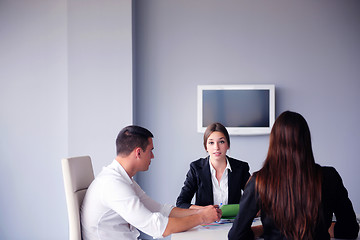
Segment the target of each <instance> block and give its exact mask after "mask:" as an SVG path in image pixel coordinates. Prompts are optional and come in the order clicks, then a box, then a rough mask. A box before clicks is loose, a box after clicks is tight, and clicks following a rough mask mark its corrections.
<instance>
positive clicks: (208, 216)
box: [198, 205, 222, 224]
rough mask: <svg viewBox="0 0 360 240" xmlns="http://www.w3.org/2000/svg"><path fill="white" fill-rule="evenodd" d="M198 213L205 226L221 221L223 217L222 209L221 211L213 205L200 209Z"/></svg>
mask: <svg viewBox="0 0 360 240" xmlns="http://www.w3.org/2000/svg"><path fill="white" fill-rule="evenodd" d="M198 213H199V214H200V216H201V218H202V220H203V224H204V223H212V222H215V221H220V218H221V215H222V211H221V209H219V207H218V206H213V205H209V206H206V207H203V208H201V209H199V210H198Z"/></svg>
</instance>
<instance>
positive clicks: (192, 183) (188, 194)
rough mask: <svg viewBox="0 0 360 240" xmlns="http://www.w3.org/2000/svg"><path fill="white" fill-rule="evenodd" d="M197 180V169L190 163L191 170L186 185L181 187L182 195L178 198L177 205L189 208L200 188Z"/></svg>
mask: <svg viewBox="0 0 360 240" xmlns="http://www.w3.org/2000/svg"><path fill="white" fill-rule="evenodd" d="M197 184H198V183H197V180H196V171H195V169H194V167H193V166H192V164H190V170H189V171H188V173H187V174H186V179H185V182H184V186H183V187H182V189H181V192H180V195H179V197H178V198H177V200H176V206H177V207H180V208H189V207H190V206H191V200H192V198H193V197H194V195H195V192H196V191H197V190H198V185H197Z"/></svg>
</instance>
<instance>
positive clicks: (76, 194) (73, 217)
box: [61, 156, 94, 240]
mask: <svg viewBox="0 0 360 240" xmlns="http://www.w3.org/2000/svg"><path fill="white" fill-rule="evenodd" d="M61 165H62V171H63V178H64V185H65V196H66V204H67V210H68V218H69V239H70V240H81V224H80V206H81V204H82V201H83V199H84V196H85V193H86V190H87V189H88V187H89V185H90V183H91V182H92V181H93V180H94V171H93V167H92V164H91V158H90V157H89V156H82V157H72V158H64V159H62V160H61Z"/></svg>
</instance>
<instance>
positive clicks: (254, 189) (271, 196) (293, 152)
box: [228, 111, 359, 240]
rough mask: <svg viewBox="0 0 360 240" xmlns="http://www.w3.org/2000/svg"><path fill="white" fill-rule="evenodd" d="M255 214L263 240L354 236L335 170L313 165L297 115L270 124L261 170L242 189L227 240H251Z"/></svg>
mask: <svg viewBox="0 0 360 240" xmlns="http://www.w3.org/2000/svg"><path fill="white" fill-rule="evenodd" d="M259 210H260V215H261V221H262V225H263V238H264V239H265V240H267V239H314V240H317V239H321V240H322V239H330V237H335V238H341V239H345V238H346V239H354V238H357V236H358V232H359V225H358V223H357V221H356V215H355V213H354V209H353V206H352V203H351V201H350V199H349V198H348V193H347V190H346V188H345V187H344V185H343V182H342V179H341V177H340V175H339V174H338V172H337V171H336V170H335V168H333V167H322V166H320V165H318V164H316V163H315V160H314V156H313V150H312V146H311V137H310V130H309V127H308V124H307V122H306V120H305V119H304V118H303V117H302V116H301V115H300V114H298V113H294V112H289V111H286V112H284V113H282V114H281V115H280V116H279V117H278V118H277V119H276V121H275V123H274V126H273V128H272V130H271V133H270V145H269V150H268V154H267V157H266V159H265V162H264V165H263V167H262V168H261V169H260V170H259V171H258V172H256V173H254V174H253V176H252V177H251V178H250V180H249V182H248V184H247V186H246V187H245V191H244V195H243V196H242V198H241V200H240V207H239V212H238V215H237V216H236V219H235V221H234V224H233V226H232V228H231V229H230V231H229V234H228V237H229V240H232V239H237V240H239V239H254V232H257V230H258V229H257V230H256V229H255V231H254V232H253V231H252V229H251V224H252V221H253V218H254V217H255V216H256V215H257V213H258V212H259ZM333 214H335V216H336V222H335V224H333V225H332V217H333ZM331 226H332V227H331Z"/></svg>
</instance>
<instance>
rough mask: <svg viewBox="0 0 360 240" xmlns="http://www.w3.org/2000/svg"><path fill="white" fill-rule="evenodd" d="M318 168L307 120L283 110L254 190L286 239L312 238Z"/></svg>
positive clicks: (317, 202)
mask: <svg viewBox="0 0 360 240" xmlns="http://www.w3.org/2000/svg"><path fill="white" fill-rule="evenodd" d="M320 171H321V169H320V167H318V165H316V164H315V161H314V155H313V151H312V146H311V136H310V130H309V127H308V124H307V122H306V120H305V119H304V118H303V117H302V116H301V115H300V114H298V113H295V112H290V111H286V112H283V113H282V114H281V115H280V116H279V117H278V118H277V119H276V121H275V123H274V126H273V128H272V130H271V133H270V144H269V150H268V154H267V157H266V160H265V162H264V166H263V167H262V168H261V169H260V171H259V172H258V173H257V176H256V191H257V192H258V193H259V197H260V201H261V209H262V211H265V214H267V215H268V216H269V217H271V218H272V219H273V220H274V222H275V224H276V226H277V227H278V228H279V230H280V231H281V233H282V234H284V235H285V237H286V238H287V239H313V234H314V228H315V226H316V222H317V218H318V210H319V206H320V202H321V172H320Z"/></svg>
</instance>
